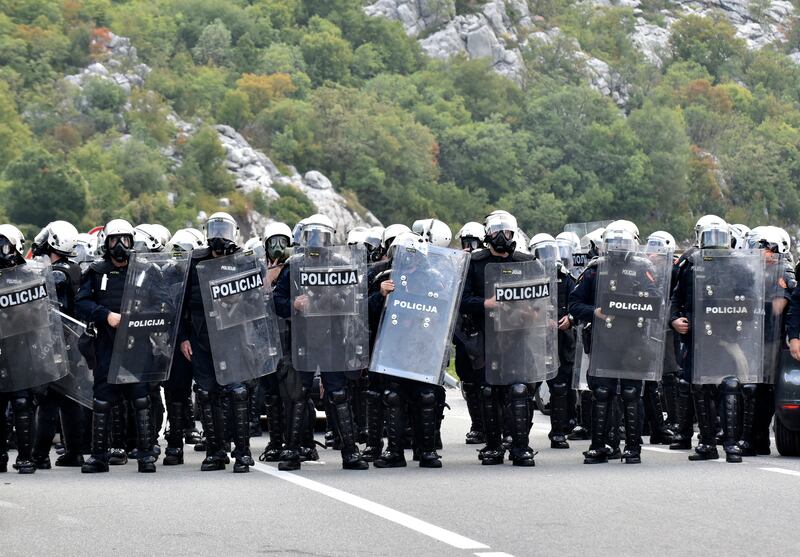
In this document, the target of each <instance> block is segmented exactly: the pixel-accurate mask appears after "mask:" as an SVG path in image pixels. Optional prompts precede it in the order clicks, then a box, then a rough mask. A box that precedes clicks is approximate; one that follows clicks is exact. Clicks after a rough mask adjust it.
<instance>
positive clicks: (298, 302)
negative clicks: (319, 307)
mask: <svg viewBox="0 0 800 557" xmlns="http://www.w3.org/2000/svg"><path fill="white" fill-rule="evenodd" d="M294 309H296V310H297V311H301V312H302V311H305V310H307V309H308V296H307V295H306V294H301V295H299V296H298V297H296V298H295V299H294Z"/></svg>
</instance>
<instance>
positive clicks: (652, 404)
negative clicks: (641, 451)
mask: <svg viewBox="0 0 800 557" xmlns="http://www.w3.org/2000/svg"><path fill="white" fill-rule="evenodd" d="M642 398H643V401H644V413H645V416H646V417H647V423H649V424H650V444H651V445H669V444H671V443H672V438H673V436H674V435H675V434H674V433H673V432H672V430H670V429H669V428H668V427H667V424H666V422H665V421H664V407H663V405H662V404H661V393H660V392H659V391H658V383H656V382H655V381H647V382H645V387H644V396H643V397H642Z"/></svg>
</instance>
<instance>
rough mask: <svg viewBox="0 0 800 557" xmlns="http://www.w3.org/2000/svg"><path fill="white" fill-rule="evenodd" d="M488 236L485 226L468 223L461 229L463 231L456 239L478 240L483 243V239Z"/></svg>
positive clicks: (459, 232) (477, 223) (460, 231)
mask: <svg viewBox="0 0 800 557" xmlns="http://www.w3.org/2000/svg"><path fill="white" fill-rule="evenodd" d="M485 236H486V231H485V230H484V228H483V225H482V224H481V223H479V222H474V221H473V222H468V223H466V224H465V225H464V226H462V227H461V230H459V231H458V234H456V238H459V239H461V238H477V239H478V240H479V241H480V242H481V243H483V238H484V237H485Z"/></svg>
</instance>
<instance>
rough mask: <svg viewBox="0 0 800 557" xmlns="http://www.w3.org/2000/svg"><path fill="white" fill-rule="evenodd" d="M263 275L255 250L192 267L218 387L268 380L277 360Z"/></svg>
mask: <svg viewBox="0 0 800 557" xmlns="http://www.w3.org/2000/svg"><path fill="white" fill-rule="evenodd" d="M265 274H266V264H265V256H264V248H263V247H261V246H259V247H257V248H256V249H255V250H248V251H239V252H236V253H234V254H233V255H228V256H225V257H216V258H213V259H207V260H205V261H202V262H200V263H198V264H197V276H198V279H199V281H200V288H201V293H202V296H203V307H204V309H205V312H206V326H207V327H208V340H209V343H210V345H211V353H212V355H213V357H214V371H215V373H216V376H217V382H218V383H219V384H220V385H229V384H231V383H239V382H242V381H249V380H251V379H256V378H258V377H262V376H264V375H269V374H270V373H273V372H275V370H276V369H277V366H278V362H279V361H280V359H281V357H282V355H283V353H282V351H281V340H280V333H279V331H278V317H277V316H276V315H275V305H274V302H273V301H272V293H271V290H270V288H269V285H265V282H264V276H265Z"/></svg>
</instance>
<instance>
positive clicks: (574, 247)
mask: <svg viewBox="0 0 800 557" xmlns="http://www.w3.org/2000/svg"><path fill="white" fill-rule="evenodd" d="M556 243H557V244H558V245H559V246H570V255H572V254H574V253H578V252H580V251H581V239H580V238H579V237H578V235H577V234H576V233H575V232H573V231H571V230H566V231H564V232H559V233H558V235H557V236H556Z"/></svg>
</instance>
